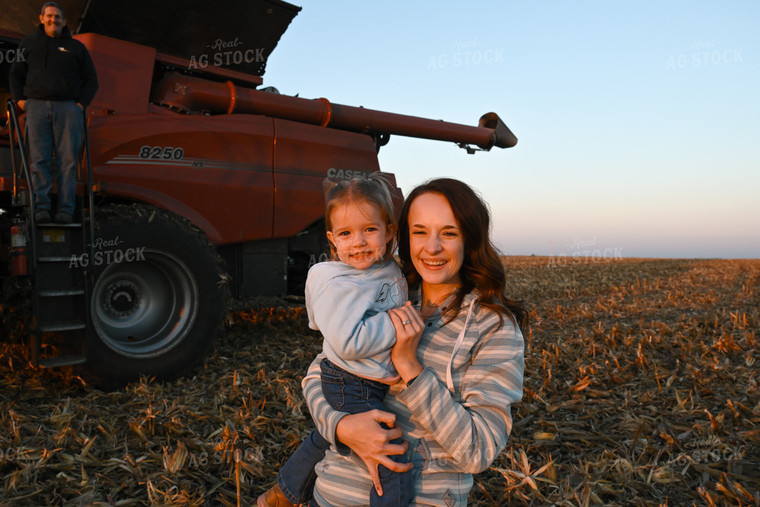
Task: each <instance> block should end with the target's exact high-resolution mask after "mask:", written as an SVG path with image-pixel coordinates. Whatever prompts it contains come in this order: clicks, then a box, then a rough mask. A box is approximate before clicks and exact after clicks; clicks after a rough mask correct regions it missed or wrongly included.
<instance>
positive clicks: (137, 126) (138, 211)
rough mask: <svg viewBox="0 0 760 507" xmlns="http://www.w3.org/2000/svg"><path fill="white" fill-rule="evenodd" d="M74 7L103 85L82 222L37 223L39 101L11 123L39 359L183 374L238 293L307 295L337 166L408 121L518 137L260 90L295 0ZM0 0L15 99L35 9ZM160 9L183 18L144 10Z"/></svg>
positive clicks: (25, 289)
mask: <svg viewBox="0 0 760 507" xmlns="http://www.w3.org/2000/svg"><path fill="white" fill-rule="evenodd" d="M227 3H231V2H227ZM62 4H63V7H64V9H67V11H66V14H67V21H68V24H69V26H70V28H71V29H72V31H75V32H76V33H77V35H76V36H75V37H76V38H77V39H79V40H80V41H82V42H83V43H84V44H85V45H86V46H87V48H88V50H89V51H90V54H91V55H92V58H93V60H94V62H95V66H96V68H97V71H98V79H99V82H100V88H99V91H98V93H97V95H96V96H95V99H94V101H93V103H92V104H91V105H90V107H89V108H88V109H87V111H86V120H87V121H86V124H87V127H86V140H87V142H86V145H87V146H86V148H87V149H86V150H85V151H84V153H83V155H82V163H81V167H80V178H79V183H78V196H79V202H78V207H77V214H76V217H75V218H76V220H75V221H74V223H73V224H71V225H65V226H63V225H56V224H39V223H34V205H33V199H32V198H31V193H30V189H29V185H28V182H29V180H30V175H29V170H30V169H29V163H28V162H29V161H28V160H27V156H26V153H25V151H24V150H23V140H24V124H23V114H21V112H20V111H18V110H17V109H15V107H14V106H13V104H12V103H10V102H8V103H7V105H8V109H7V115H6V116H7V117H6V119H5V120H4V125H2V135H1V136H0V208H1V211H2V213H0V242H1V244H0V255H1V256H0V281H1V282H2V284H3V297H4V300H3V302H2V317H3V321H4V324H5V327H6V329H7V328H14V327H15V328H18V327H19V326H20V325H21V324H22V323H23V324H24V325H25V326H26V327H25V333H24V334H23V337H22V339H23V340H24V341H25V343H26V344H28V346H29V351H30V357H31V359H32V361H33V362H34V363H35V364H38V365H40V366H45V367H53V366H62V365H69V364H80V363H85V367H86V368H87V369H88V370H89V371H90V372H92V373H94V374H95V375H98V376H100V377H105V378H108V379H111V380H119V381H124V380H130V379H134V378H135V377H137V376H139V375H149V376H157V377H162V378H168V377H172V376H176V375H180V374H182V373H184V372H186V371H187V370H188V369H189V368H190V367H192V365H193V364H194V363H195V362H196V361H197V360H198V359H200V358H202V357H203V355H204V354H205V353H206V352H207V351H208V349H209V348H210V346H211V343H212V339H213V337H214V335H215V334H216V332H217V331H218V329H219V327H220V325H221V323H222V319H223V315H224V311H225V299H226V297H227V296H228V295H231V296H232V297H234V298H247V297H251V296H279V295H284V294H287V293H293V294H302V290H303V282H304V280H305V275H306V272H307V270H308V267H309V266H310V265H311V264H313V263H314V262H317V261H318V260H320V257H323V256H324V255H325V252H326V248H325V247H326V244H325V235H324V222H323V217H322V212H323V208H324V202H323V195H322V181H323V179H324V178H325V177H328V176H330V177H334V178H350V177H353V176H357V175H362V174H368V173H370V172H374V171H379V170H380V168H379V165H378V161H377V151H378V150H379V149H380V147H381V146H383V145H384V144H385V143H387V142H388V140H389V137H390V135H392V134H396V135H403V136H411V137H419V138H426V139H434V140H443V141H451V142H454V143H456V144H458V145H459V146H460V147H463V148H465V149H467V150H468V151H470V152H472V151H475V149H481V150H489V149H491V148H492V147H499V148H507V147H510V146H513V145H514V144H515V143H516V142H517V139H516V138H515V137H514V135H512V133H511V132H510V131H509V129H508V128H507V127H506V126H505V125H504V124H503V123H502V121H501V120H500V119H499V117H498V116H497V115H496V114H494V113H487V114H485V115H483V116H482V117H481V119H480V124H479V125H478V126H465V125H458V124H452V123H447V122H443V121H438V120H428V119H423V118H416V117H411V116H405V115H399V114H393V113H386V112H381V111H372V110H369V109H365V108H361V107H351V106H344V105H340V104H332V103H330V102H329V101H328V100H326V99H324V98H319V99H313V100H312V99H303V98H298V97H290V96H284V95H280V94H278V93H277V92H276V90H273V89H271V88H262V84H263V81H262V78H261V75H262V74H263V73H264V69H265V65H266V60H267V58H268V57H269V55H270V54H271V52H272V50H273V49H274V47H275V46H276V44H277V41H278V40H279V38H280V36H281V34H282V33H283V32H284V30H285V29H286V28H287V26H288V24H289V23H290V21H291V20H292V18H293V17H294V16H295V15H296V14H297V13H298V11H299V10H300V8H298V7H295V6H293V5H290V4H288V3H285V2H281V1H278V0H259V1H247V2H239V1H236V2H234V7H233V6H232V5H230V6H229V8H230V10H227V11H225V9H224V6H221V5H220V4H219V3H215V4H213V7H212V6H211V4H208V3H206V2H194V1H187V0H185V1H183V2H172V1H158V0H156V1H137V2H129V3H125V2H121V3H115V2H106V1H104V0H91V1H89V2H86V3H85V4H84V6H86V9H85V7H84V6H83V5H67V4H66V3H65V2H62ZM72 4H73V3H72ZM0 7H2V9H3V12H10V13H11V14H12V15H11V16H4V21H3V26H2V27H0V54H2V55H3V57H4V59H3V60H2V61H0V95H4V99H5V100H4V101H3V103H6V100H7V98H8V94H9V92H8V91H7V85H6V83H7V81H8V80H7V76H8V69H9V68H10V64H9V62H10V60H11V59H12V58H9V57H8V56H9V55H11V56H13V58H17V57H20V56H19V55H18V54H17V52H16V48H17V45H18V43H19V41H20V39H21V38H22V37H23V33H27V32H31V30H32V29H33V28H34V26H35V23H36V16H37V12H36V8H30V7H28V6H19V5H18V4H17V3H14V2H8V1H6V0H2V1H0ZM25 9H26V10H25ZM29 9H31V11H29ZM178 10H182V11H183V12H184V15H183V16H179V15H177V16H175V14H174V13H175V12H178ZM22 11H23V12H22ZM159 11H161V12H167V13H169V12H171V13H172V16H173V17H170V16H168V15H167V16H162V15H160V13H159V14H157V15H155V16H151V17H150V19H152V20H168V21H167V22H165V23H160V22H158V21H145V19H142V18H141V19H137V18H136V17H135V13H143V12H159ZM29 12H31V14H30V13H29ZM225 12H236V14H235V16H229V15H227V14H225ZM13 14H15V16H14V15H13ZM175 17H176V19H179V20H181V21H177V22H175ZM11 19H13V20H15V24H13V25H10V24H9V22H10V21H11ZM23 19H26V20H27V21H24V22H23V23H22V22H21V21H19V20H23ZM72 20H74V21H72ZM146 23H147V24H146ZM231 23H232V24H231ZM235 23H237V24H239V26H236V25H235ZM197 26H205V27H207V29H206V30H204V31H203V33H204V34H208V35H204V38H203V40H202V41H199V40H198V37H197V33H198V32H197V30H196V29H195V28H196V27H197ZM208 27H224V28H223V29H221V28H220V29H218V30H217V31H214V30H212V29H208ZM254 27H255V28H254ZM240 34H245V37H244V38H243V36H242V35H240ZM249 34H252V35H249ZM242 39H245V40H242ZM390 178H391V180H392V181H394V179H393V176H392V175H390ZM396 192H397V195H396V198H397V199H398V200H399V201H400V199H401V192H400V190H398V189H397V191H396ZM7 335H8V336H10V337H14V338H15V339H19V338H18V337H19V333H18V332H15V333H7Z"/></svg>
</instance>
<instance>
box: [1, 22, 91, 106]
mask: <svg viewBox="0 0 760 507" xmlns="http://www.w3.org/2000/svg"><path fill="white" fill-rule="evenodd" d="M17 54H18V55H20V57H19V58H18V59H17V60H16V62H15V63H14V64H13V66H12V67H11V71H10V79H9V81H10V87H11V94H12V96H13V100H14V101H15V102H18V101H19V100H24V99H38V100H73V101H74V102H79V103H80V104H82V105H83V106H87V105H89V104H90V102H92V98H93V97H94V96H95V92H97V91H98V77H97V74H96V73H95V65H94V64H93V63H92V58H90V53H89V52H88V51H87V48H86V47H85V46H84V44H82V43H81V42H79V41H78V40H76V39H73V38H72V37H71V31H70V30H69V27H67V26H64V27H63V31H62V32H61V35H60V36H59V37H48V36H47V34H46V33H45V28H44V27H43V26H42V25H39V26H38V27H37V30H36V31H35V32H34V33H33V34H31V35H29V36H28V37H26V38H24V40H22V41H21V44H19V52H18V53H17Z"/></svg>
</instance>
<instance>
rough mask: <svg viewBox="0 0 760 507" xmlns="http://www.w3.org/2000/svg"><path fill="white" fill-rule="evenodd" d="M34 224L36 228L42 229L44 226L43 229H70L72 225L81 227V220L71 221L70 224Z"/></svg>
mask: <svg viewBox="0 0 760 507" xmlns="http://www.w3.org/2000/svg"><path fill="white" fill-rule="evenodd" d="M36 225H37V228H38V229H42V228H45V229H61V228H66V229H71V228H72V227H82V222H81V221H77V222H71V223H70V224H58V223H56V222H37V223H36Z"/></svg>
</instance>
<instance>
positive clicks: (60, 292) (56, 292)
mask: <svg viewBox="0 0 760 507" xmlns="http://www.w3.org/2000/svg"><path fill="white" fill-rule="evenodd" d="M39 294H40V296H42V297H48V298H54V297H62V296H84V289H51V290H41V291H40V292H39Z"/></svg>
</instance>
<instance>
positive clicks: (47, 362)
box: [39, 354, 87, 368]
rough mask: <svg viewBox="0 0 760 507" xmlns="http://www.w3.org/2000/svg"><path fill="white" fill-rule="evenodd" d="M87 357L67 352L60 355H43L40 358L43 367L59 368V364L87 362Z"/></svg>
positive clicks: (70, 364)
mask: <svg viewBox="0 0 760 507" xmlns="http://www.w3.org/2000/svg"><path fill="white" fill-rule="evenodd" d="M86 362H87V358H86V357H85V356H82V355H80V354H67V355H65V356H58V357H43V358H41V359H40V360H39V365H40V366H41V367H42V368H57V367H59V366H72V365H75V364H82V363H86Z"/></svg>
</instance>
